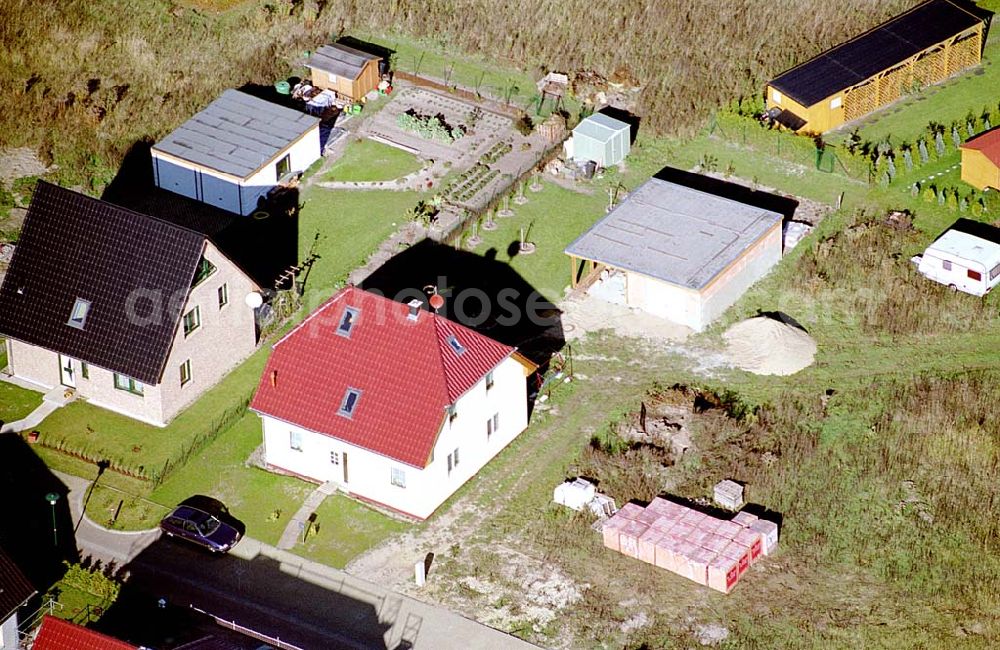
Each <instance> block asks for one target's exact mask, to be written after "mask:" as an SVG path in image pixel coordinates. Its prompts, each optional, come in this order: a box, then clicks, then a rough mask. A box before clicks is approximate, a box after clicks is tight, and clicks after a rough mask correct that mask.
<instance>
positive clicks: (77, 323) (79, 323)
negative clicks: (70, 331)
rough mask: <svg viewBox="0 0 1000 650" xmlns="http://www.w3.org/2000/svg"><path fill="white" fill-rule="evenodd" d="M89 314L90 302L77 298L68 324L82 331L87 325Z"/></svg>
mask: <svg viewBox="0 0 1000 650" xmlns="http://www.w3.org/2000/svg"><path fill="white" fill-rule="evenodd" d="M89 313H90V301H89V300H84V299H83V298H77V299H76V301H75V302H74V303H73V310H72V311H71V312H70V313H69V320H68V321H66V324H67V325H69V326H70V327H75V328H76V329H78V330H82V329H83V328H84V326H85V325H86V324H87V314H89Z"/></svg>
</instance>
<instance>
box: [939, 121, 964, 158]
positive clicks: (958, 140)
mask: <svg viewBox="0 0 1000 650" xmlns="http://www.w3.org/2000/svg"><path fill="white" fill-rule="evenodd" d="M951 141H952V142H953V143H954V145H955V148H956V149H958V148H959V147H961V146H962V134H961V133H959V132H958V123H957V122H956V123H955V124H952V125H951ZM938 153H939V154H940V152H938Z"/></svg>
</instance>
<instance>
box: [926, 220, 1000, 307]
mask: <svg viewBox="0 0 1000 650" xmlns="http://www.w3.org/2000/svg"><path fill="white" fill-rule="evenodd" d="M914 261H915V262H917V270H918V271H920V273H922V274H923V275H925V276H927V277H928V278H930V279H931V280H934V281H935V282H940V283H941V284H946V285H948V286H949V287H950V288H951V289H952V290H957V291H964V292H965V293H971V294H972V295H974V296H984V295H986V293H987V292H988V291H989V290H990V289H992V288H993V287H994V286H996V285H997V283H998V282H1000V244H998V243H996V242H993V241H990V240H988V239H983V238H982V237H977V236H976V235H971V234H969V233H966V232H962V231H959V230H949V231H947V232H945V233H944V234H943V235H941V236H940V237H939V238H938V239H937V241H935V242H934V243H933V244H931V245H930V246H928V247H927V250H926V251H924V254H923V255H922V256H920V255H918V256H917V257H916V258H914Z"/></svg>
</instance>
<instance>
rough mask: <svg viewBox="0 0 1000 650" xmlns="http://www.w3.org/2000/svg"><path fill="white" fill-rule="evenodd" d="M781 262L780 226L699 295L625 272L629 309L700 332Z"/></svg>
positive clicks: (727, 268) (692, 291)
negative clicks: (639, 310)
mask: <svg viewBox="0 0 1000 650" xmlns="http://www.w3.org/2000/svg"><path fill="white" fill-rule="evenodd" d="M779 261H781V224H780V223H779V224H777V225H776V226H775V227H774V228H772V229H771V230H769V231H768V232H767V234H766V235H764V237H762V238H761V239H759V240H758V241H757V242H756V243H755V244H754V245H753V246H751V247H749V248H748V249H747V250H746V251H745V252H744V253H743V255H742V256H740V257H739V258H738V259H737V260H736V261H735V262H733V263H732V264H731V265H730V266H728V267H726V269H724V270H723V271H722V272H721V273H720V274H719V275H717V276H716V277H715V278H714V279H713V280H712V281H711V282H710V283H709V284H708V285H707V286H705V287H703V288H702V289H701V290H700V291H697V290H694V289H688V288H686V287H681V286H678V285H675V284H671V283H669V282H663V281H662V280H657V279H655V278H651V277H649V276H645V275H641V274H639V273H635V272H631V271H629V272H627V280H626V299H627V302H628V305H629V306H630V307H636V308H638V309H641V310H643V311H645V312H648V313H650V314H653V315H654V316H659V317H660V318H665V319H667V320H670V321H673V322H675V323H680V324H681V325H686V326H687V327H690V328H691V329H693V330H695V331H702V330H703V329H705V328H706V327H707V326H708V325H709V324H710V323H712V321H714V320H715V319H717V318H718V317H719V316H721V315H722V314H723V313H724V312H725V311H726V309H728V308H729V307H730V306H731V305H732V304H733V303H735V302H736V301H737V300H739V298H740V296H742V295H743V294H744V293H745V292H746V290H747V289H749V288H750V286H751V285H753V283H754V282H756V281H757V280H759V279H761V278H762V277H764V276H765V275H767V273H768V271H770V270H771V269H772V268H773V267H774V265H775V264H777V263H778V262H779Z"/></svg>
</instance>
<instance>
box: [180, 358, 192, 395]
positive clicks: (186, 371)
mask: <svg viewBox="0 0 1000 650" xmlns="http://www.w3.org/2000/svg"><path fill="white" fill-rule="evenodd" d="M190 383H191V360H190V359H187V360H185V361H184V363H182V364H181V388H183V387H184V386H187V385H188V384H190Z"/></svg>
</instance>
